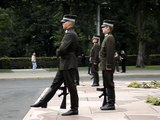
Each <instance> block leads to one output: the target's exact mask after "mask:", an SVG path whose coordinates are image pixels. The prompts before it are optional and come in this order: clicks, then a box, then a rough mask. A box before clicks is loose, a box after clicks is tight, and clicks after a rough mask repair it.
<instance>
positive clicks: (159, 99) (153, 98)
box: [146, 96, 160, 105]
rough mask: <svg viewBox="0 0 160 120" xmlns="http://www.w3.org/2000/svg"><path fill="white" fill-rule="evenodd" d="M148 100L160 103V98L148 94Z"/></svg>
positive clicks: (153, 103)
mask: <svg viewBox="0 0 160 120" xmlns="http://www.w3.org/2000/svg"><path fill="white" fill-rule="evenodd" d="M146 102H147V103H151V104H152V105H160V98H158V97H154V96H148V97H147V100H146Z"/></svg>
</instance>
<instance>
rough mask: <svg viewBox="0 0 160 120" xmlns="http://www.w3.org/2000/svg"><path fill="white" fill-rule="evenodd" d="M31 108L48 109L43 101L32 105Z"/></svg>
mask: <svg viewBox="0 0 160 120" xmlns="http://www.w3.org/2000/svg"><path fill="white" fill-rule="evenodd" d="M31 107H41V108H47V103H44V102H42V101H39V102H38V103H35V104H33V105H31Z"/></svg>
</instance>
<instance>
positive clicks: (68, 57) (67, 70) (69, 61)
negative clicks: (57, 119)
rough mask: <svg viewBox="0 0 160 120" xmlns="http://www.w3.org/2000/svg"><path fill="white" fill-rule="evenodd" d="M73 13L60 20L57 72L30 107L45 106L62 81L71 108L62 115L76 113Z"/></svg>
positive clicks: (75, 39) (76, 38)
mask: <svg viewBox="0 0 160 120" xmlns="http://www.w3.org/2000/svg"><path fill="white" fill-rule="evenodd" d="M75 19H76V16H75V15H64V16H63V19H62V20H61V22H62V24H63V29H64V30H65V35H64V37H63V39H62V42H61V45H60V47H59V48H58V49H57V51H56V54H57V56H58V57H60V66H59V70H58V71H57V74H56V76H55V78H54V80H53V82H52V84H51V86H50V88H49V89H48V91H47V92H46V93H45V95H44V96H43V97H42V98H41V99H40V101H39V102H38V103H36V104H34V105H31V107H42V108H46V107H47V103H48V102H49V100H50V99H51V98H52V97H53V96H54V95H55V93H56V91H57V90H58V88H60V86H61V85H62V83H64V84H65V85H66V86H67V88H68V91H69V93H70V100H71V102H70V103H71V109H70V110H69V111H68V112H66V113H63V114H62V116H68V115H78V101H79V98H78V93H77V88H76V84H75V82H74V80H75V76H74V73H75V70H76V69H77V66H78V61H77V57H76V54H77V53H76V49H77V47H78V36H77V34H76V32H75V31H74V25H75Z"/></svg>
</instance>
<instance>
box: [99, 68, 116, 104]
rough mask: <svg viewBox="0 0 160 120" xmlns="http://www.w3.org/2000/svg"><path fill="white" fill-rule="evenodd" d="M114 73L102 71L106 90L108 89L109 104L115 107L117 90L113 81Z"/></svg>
mask: <svg viewBox="0 0 160 120" xmlns="http://www.w3.org/2000/svg"><path fill="white" fill-rule="evenodd" d="M113 72H114V71H107V70H103V71H102V77H103V85H104V88H106V89H107V94H108V100H107V101H108V104H110V105H114V104H115V89H114V81H113Z"/></svg>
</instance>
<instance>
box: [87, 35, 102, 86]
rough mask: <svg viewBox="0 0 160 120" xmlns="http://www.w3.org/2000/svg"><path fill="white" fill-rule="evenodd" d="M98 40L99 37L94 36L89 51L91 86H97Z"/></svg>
mask: <svg viewBox="0 0 160 120" xmlns="http://www.w3.org/2000/svg"><path fill="white" fill-rule="evenodd" d="M99 40H100V36H98V35H94V36H93V38H92V43H93V46H92V48H91V51H90V59H89V62H90V65H91V73H92V75H93V77H92V79H93V84H92V86H99V74H98V71H99V67H98V64H99V50H100V45H99V44H98V41H99Z"/></svg>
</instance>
